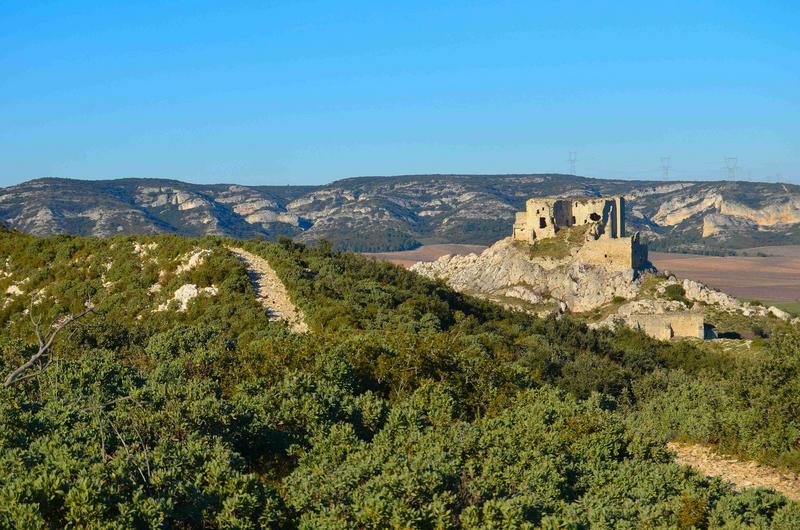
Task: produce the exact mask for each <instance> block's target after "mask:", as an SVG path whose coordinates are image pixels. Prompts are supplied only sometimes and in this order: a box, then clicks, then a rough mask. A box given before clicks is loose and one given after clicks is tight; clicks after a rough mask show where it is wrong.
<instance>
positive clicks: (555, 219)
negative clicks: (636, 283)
mask: <svg viewBox="0 0 800 530" xmlns="http://www.w3.org/2000/svg"><path fill="white" fill-rule="evenodd" d="M585 225H590V226H589V229H588V232H587V239H586V242H585V243H584V244H583V246H582V247H581V249H580V251H579V253H578V258H580V259H581V260H582V261H584V262H586V263H590V264H594V265H603V266H605V267H607V268H610V269H613V270H625V269H634V270H642V269H644V268H646V267H647V266H648V265H649V264H648V261H647V246H646V245H644V244H642V243H640V241H639V234H638V233H637V234H634V235H633V236H630V237H628V236H627V235H626V233H625V198H624V197H622V196H615V197H591V198H587V197H582V198H560V197H537V198H533V199H528V200H527V201H526V203H525V211H524V212H517V215H516V220H515V222H514V232H513V238H514V239H515V240H517V241H525V242H527V243H533V242H535V241H536V240H540V239H545V238H550V237H556V236H557V235H558V233H559V232H560V231H562V230H564V229H568V228H571V227H573V226H585Z"/></svg>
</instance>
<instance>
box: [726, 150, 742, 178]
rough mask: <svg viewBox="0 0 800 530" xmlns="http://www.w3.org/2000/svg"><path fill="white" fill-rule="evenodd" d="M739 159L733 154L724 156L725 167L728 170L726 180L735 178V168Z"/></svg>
mask: <svg viewBox="0 0 800 530" xmlns="http://www.w3.org/2000/svg"><path fill="white" fill-rule="evenodd" d="M738 163H739V159H738V158H737V157H735V156H729V157H726V158H725V168H726V169H727V170H728V180H731V181H735V180H736V170H737V169H738V168H739V167H738Z"/></svg>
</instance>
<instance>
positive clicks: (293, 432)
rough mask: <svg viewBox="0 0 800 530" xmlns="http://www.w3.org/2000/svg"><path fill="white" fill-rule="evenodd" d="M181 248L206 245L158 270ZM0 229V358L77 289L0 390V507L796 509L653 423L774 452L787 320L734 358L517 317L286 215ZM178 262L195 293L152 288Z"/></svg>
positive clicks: (562, 515) (797, 388) (790, 448)
mask: <svg viewBox="0 0 800 530" xmlns="http://www.w3.org/2000/svg"><path fill="white" fill-rule="evenodd" d="M151 243H154V245H149V244H151ZM228 244H236V245H239V246H243V247H245V248H246V249H248V250H250V251H252V252H255V253H257V254H259V255H262V256H264V257H266V258H268V259H269V261H270V263H271V264H272V265H273V267H274V268H275V269H276V271H277V273H278V274H279V276H280V277H281V278H282V280H283V281H284V283H285V284H286V285H287V288H288V289H289V291H290V293H291V295H292V297H293V299H294V300H295V302H296V303H297V304H298V305H299V306H300V307H301V308H302V309H303V311H304V312H305V314H306V316H307V319H308V321H309V324H310V326H311V329H312V331H311V333H309V334H301V335H298V334H294V333H291V332H290V331H289V330H288V329H287V328H286V327H285V326H284V325H283V324H281V323H277V322H269V321H268V320H267V318H266V315H265V314H264V312H263V309H262V308H261V307H260V306H259V305H258V304H257V303H256V301H255V297H254V292H253V290H252V287H251V286H250V284H249V281H248V278H247V271H246V270H245V269H244V266H243V265H242V264H241V263H240V262H239V261H238V260H237V259H235V258H234V257H233V256H232V255H231V254H230V253H229V252H228V251H227V250H226V249H225V245H228ZM148 245H149V246H148ZM198 249H207V250H208V251H209V253H208V254H207V255H206V256H205V259H204V260H203V261H202V263H201V264H200V265H198V266H197V267H195V268H194V269H192V270H183V271H182V272H181V271H180V269H179V265H181V264H182V263H185V258H186V257H187V256H188V255H191V254H192V253H194V252H196V251H197V250H198ZM0 251H2V255H3V256H6V257H7V260H6V262H5V264H4V266H3V273H2V274H0V292H5V291H6V289H7V288H8V287H9V286H11V285H15V286H18V287H19V289H20V290H22V291H23V292H24V294H23V295H22V296H14V295H11V294H9V295H7V296H6V297H5V299H4V301H3V303H2V306H1V307H0V320H2V322H3V328H2V331H0V353H1V355H0V370H1V371H2V373H3V374H7V373H8V372H9V371H10V370H11V369H12V368H13V367H16V366H18V365H19V364H20V363H21V362H22V361H23V360H24V359H25V358H26V357H27V356H28V355H30V354H31V352H32V348H33V344H34V343H35V340H34V336H33V325H32V319H31V317H33V320H36V319H39V318H41V321H42V323H43V324H44V325H45V327H46V326H47V325H49V323H50V322H52V321H54V320H57V319H58V318H60V317H62V316H63V315H64V314H66V313H68V312H75V311H77V310H79V309H80V308H81V307H82V306H83V304H84V303H85V301H86V298H87V296H89V297H91V299H92V300H93V301H94V303H95V304H96V310H95V312H94V313H92V314H90V315H89V316H88V317H86V318H85V319H84V320H82V321H80V323H79V325H77V326H76V327H74V328H73V329H72V330H71V331H70V332H69V333H64V334H62V335H61V336H59V338H58V340H57V341H56V343H55V349H54V351H53V354H52V356H53V359H54V362H53V363H52V364H51V365H50V366H49V367H48V369H47V370H45V371H43V372H41V373H38V372H33V375H35V377H30V378H28V379H26V380H24V381H22V382H20V383H19V384H17V385H15V386H13V387H11V388H5V389H2V390H0V463H2V467H0V469H2V471H0V527H18V528H37V527H38V528H49V527H52V528H56V527H107V528H146V527H157V528H168V527H169V528H172V527H177V528H257V527H274V528H298V527H299V528H353V527H361V528H386V527H402V528H406V527H408V528H453V527H463V528H529V527H538V526H542V527H548V528H554V527H570V528H588V527H630V528H641V527H676V528H690V527H698V528H704V527H721V526H726V525H727V527H739V526H743V525H752V526H755V527H768V526H769V525H770V524H772V525H773V526H774V527H776V528H789V527H794V526H797V522H798V520H799V518H800V512H799V511H798V507H797V505H796V504H794V503H791V502H788V501H787V500H786V499H784V498H783V497H781V496H779V495H776V494H772V493H766V492H746V493H745V494H741V495H739V494H735V493H734V492H732V491H731V489H730V488H729V487H728V486H725V485H723V484H722V483H720V482H718V481H709V480H706V479H704V478H701V477H700V476H698V475H696V474H693V473H691V472H689V471H687V470H686V469H684V468H681V467H679V466H676V465H675V464H673V463H672V462H671V458H670V455H669V454H668V453H666V452H665V449H664V445H663V442H664V441H666V440H668V439H671V438H676V437H678V438H683V439H690V440H697V441H703V442H707V443H713V444H717V445H719V446H720V447H721V448H722V449H723V450H726V451H730V452H735V453H740V454H744V455H747V456H750V457H753V458H759V459H762V460H767V461H774V462H778V463H781V464H784V465H788V466H790V467H795V468H797V466H798V463H800V462H798V452H797V451H798V438H799V437H800V435H799V434H798V430H797V425H796V418H797V411H798V407H800V397H798V396H800V374H798V367H799V366H798V360H797V351H798V348H800V335H798V333H797V331H796V330H792V329H786V330H784V331H783V332H782V333H779V334H776V335H775V336H774V337H773V338H772V339H770V341H769V342H768V343H767V344H768V346H767V349H766V350H764V351H761V350H759V351H757V352H756V351H754V353H753V354H752V355H751V356H748V357H741V358H739V357H737V358H733V357H726V356H723V355H714V354H710V353H707V352H706V351H704V350H701V349H699V348H697V347H696V346H694V345H692V344H691V343H677V344H670V343H661V342H658V341H654V340H652V339H649V338H648V337H646V336H644V335H642V334H640V333H636V332H633V331H631V330H619V331H616V332H611V331H593V330H590V329H587V328H586V326H585V325H583V324H581V323H579V322H575V321H572V320H570V319H569V318H563V319H555V318H550V319H545V320H537V319H533V318H531V317H529V316H527V315H525V314H521V313H514V312H509V311H505V310H503V309H501V308H499V307H497V306H495V305H493V304H489V303H486V302H482V301H480V300H476V299H474V298H471V297H468V296H465V295H461V294H458V293H455V292H453V291H451V290H449V289H447V288H446V287H445V286H444V285H443V284H441V283H437V282H431V281H428V280H425V279H422V278H420V277H418V276H416V275H414V274H412V273H410V272H408V271H405V270H403V269H400V268H398V267H395V266H392V265H389V264H385V263H381V262H376V261H371V260H367V259H364V258H362V257H359V256H356V255H352V254H340V253H336V252H334V251H333V250H332V248H331V246H330V245H324V244H323V245H319V246H316V247H313V248H308V247H304V246H302V245H298V244H295V243H293V242H291V241H289V240H283V241H281V242H280V243H266V242H256V241H250V242H235V243H232V242H230V241H225V240H218V239H213V238H209V239H203V240H191V239H184V238H177V237H169V236H160V237H156V238H139V239H135V238H111V239H108V240H98V239H92V238H69V237H54V238H46V239H42V238H35V237H30V236H23V235H20V234H14V233H2V234H0ZM0 265H3V263H2V262H1V261H0ZM185 283H194V284H196V285H198V286H200V287H206V286H212V285H213V286H215V287H217V288H218V293H217V294H216V295H204V296H199V297H197V298H195V299H194V300H192V301H191V302H189V304H188V307H187V310H186V311H185V312H180V311H176V310H175V308H174V305H173V307H172V308H171V309H167V310H163V311H160V310H157V308H158V306H159V305H161V304H164V303H165V302H166V301H168V300H169V299H170V297H171V296H172V294H173V293H174V292H175V290H176V289H177V288H178V287H180V286H181V285H183V284H185ZM154 285H158V286H159V287H158V288H154ZM12 291H13V290H12ZM31 297H32V298H33V300H34V303H31ZM26 312H30V314H27V313H26Z"/></svg>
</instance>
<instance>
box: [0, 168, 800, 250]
mask: <svg viewBox="0 0 800 530" xmlns="http://www.w3.org/2000/svg"><path fill="white" fill-rule="evenodd" d="M607 194H624V195H626V196H627V197H628V199H629V201H628V208H629V211H628V225H629V227H630V230H641V231H642V232H643V233H644V235H645V239H647V240H649V241H650V242H651V247H652V248H654V249H659V250H672V251H689V252H701V253H725V252H728V251H730V250H732V249H736V248H747V247H753V246H759V245H784V244H792V243H794V244H798V243H800V226H798V224H799V223H800V186H796V185H790V184H771V183H756V182H725V181H721V182H690V181H684V182H672V181H671V182H659V181H632V180H606V179H592V178H586V177H579V176H573V175H559V174H540V175H536V174H530V175H404V176H393V177H358V178H350V179H344V180H339V181H336V182H333V183H331V184H327V185H323V186H240V185H235V184H215V185H201V184H189V183H186V182H180V181H176V180H164V179H118V180H103V181H84V180H71V179H53V178H47V179H37V180H32V181H29V182H25V183H23V184H19V185H17V186H10V187H7V188H4V189H2V192H1V194H0V222H1V223H3V224H5V225H6V226H8V227H10V228H15V229H17V230H20V231H23V232H28V233H33V234H39V235H48V234H57V233H69V234H78V235H99V236H109V235H113V234H153V233H176V234H182V235H191V236H201V235H207V234H211V235H226V236H233V237H239V238H253V237H264V238H267V239H275V238H277V237H278V236H280V235H285V236H289V237H293V238H296V239H298V240H300V241H313V240H317V239H323V238H324V239H328V240H330V241H331V242H332V243H334V245H335V247H336V248H340V249H348V250H356V251H386V250H401V249H408V248H413V247H415V246H417V245H419V244H420V243H469V244H489V243H492V242H494V241H496V240H498V239H500V238H502V237H504V236H506V235H508V234H509V232H510V228H511V224H512V222H513V216H514V212H515V211H517V210H521V209H522V208H523V204H524V202H525V199H527V198H528V197H532V196H542V195H574V196H597V195H607Z"/></svg>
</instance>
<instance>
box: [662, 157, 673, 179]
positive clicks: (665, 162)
mask: <svg viewBox="0 0 800 530" xmlns="http://www.w3.org/2000/svg"><path fill="white" fill-rule="evenodd" d="M670 167H671V159H670V157H668V156H662V157H661V179H662V180H669V170H670Z"/></svg>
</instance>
